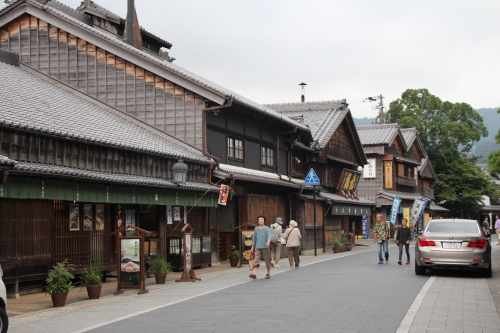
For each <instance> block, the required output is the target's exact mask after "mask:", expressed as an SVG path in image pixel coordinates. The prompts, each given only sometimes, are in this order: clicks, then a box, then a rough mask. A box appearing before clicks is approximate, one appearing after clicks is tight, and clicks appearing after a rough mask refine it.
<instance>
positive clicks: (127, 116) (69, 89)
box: [20, 63, 209, 162]
mask: <svg viewBox="0 0 500 333" xmlns="http://www.w3.org/2000/svg"><path fill="white" fill-rule="evenodd" d="M20 67H22V68H23V70H24V71H25V72H26V73H27V74H29V75H33V76H35V77H37V78H38V79H40V80H44V81H46V82H48V83H49V84H53V85H56V86H57V87H58V88H60V89H63V90H65V91H67V92H70V93H73V94H75V95H76V96H77V97H78V98H81V99H83V100H86V101H89V102H91V103H93V104H94V105H97V104H99V105H101V106H102V107H104V108H107V109H109V110H111V111H112V112H113V113H115V114H118V115H120V116H123V117H124V120H125V121H128V122H130V123H131V124H132V125H137V124H134V121H135V122H137V123H139V124H138V125H140V126H141V128H142V129H144V130H147V131H148V132H150V133H151V134H152V135H156V136H158V137H161V136H164V137H166V138H167V139H169V140H172V141H173V142H174V143H175V144H178V145H180V146H183V145H184V146H185V147H183V148H184V149H187V150H188V151H190V150H194V151H192V152H193V153H194V152H196V153H199V154H200V157H199V158H200V159H201V160H202V161H197V162H203V160H204V159H206V160H207V162H209V158H208V157H206V156H205V155H204V154H203V152H202V151H201V150H200V149H199V148H197V147H195V146H192V145H191V144H189V143H187V142H185V141H183V140H180V139H178V138H176V137H174V136H172V135H170V134H169V133H166V132H164V131H161V130H160V129H158V128H156V127H154V126H152V125H150V124H148V123H146V122H144V121H142V120H141V119H138V118H136V117H134V116H132V115H130V114H128V113H126V112H124V111H122V110H120V109H118V108H115V107H113V106H111V105H109V104H107V103H104V102H102V101H100V100H98V99H96V98H94V97H92V96H90V95H87V94H85V93H83V92H81V91H79V90H77V89H75V88H73V87H71V86H70V85H68V84H66V83H64V82H62V81H59V80H58V79H56V78H53V77H50V76H48V75H46V74H44V73H42V72H40V71H38V70H37V69H35V68H33V67H31V66H29V65H26V64H23V63H20ZM155 132H156V133H155ZM91 141H93V140H91ZM114 144H115V145H117V146H119V147H123V148H126V149H131V148H132V147H130V145H122V144H120V143H119V142H114ZM135 149H137V150H140V151H148V152H151V153H156V154H161V155H165V156H172V157H181V156H179V155H177V154H168V155H167V154H165V153H163V154H162V153H161V152H159V151H157V150H156V149H140V148H139V147H135ZM184 158H185V157H184ZM185 159H186V160H189V158H185Z"/></svg>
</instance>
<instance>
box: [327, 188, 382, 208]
mask: <svg viewBox="0 0 500 333" xmlns="http://www.w3.org/2000/svg"><path fill="white" fill-rule="evenodd" d="M319 196H320V197H323V198H325V199H328V200H331V201H333V202H340V203H344V204H350V205H360V206H375V202H373V201H370V200H368V199H365V198H359V200H356V199H346V198H344V197H341V196H340V195H336V194H334V193H329V192H323V191H322V192H319Z"/></svg>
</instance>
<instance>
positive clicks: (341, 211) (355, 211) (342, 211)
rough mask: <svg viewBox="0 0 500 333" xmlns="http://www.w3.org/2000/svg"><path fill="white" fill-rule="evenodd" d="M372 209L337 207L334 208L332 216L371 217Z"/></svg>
mask: <svg viewBox="0 0 500 333" xmlns="http://www.w3.org/2000/svg"><path fill="white" fill-rule="evenodd" d="M370 214H371V208H370V207H362V206H346V205H335V206H333V207H332V215H354V216H363V215H370Z"/></svg>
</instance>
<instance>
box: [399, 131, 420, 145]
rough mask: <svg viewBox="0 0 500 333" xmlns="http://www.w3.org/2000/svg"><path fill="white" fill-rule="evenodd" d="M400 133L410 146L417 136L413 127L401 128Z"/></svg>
mask: <svg viewBox="0 0 500 333" xmlns="http://www.w3.org/2000/svg"><path fill="white" fill-rule="evenodd" d="M401 134H402V135H403V138H404V139H405V142H406V145H407V146H408V147H410V146H411V145H412V144H413V141H414V140H415V139H416V138H417V136H418V131H417V129H415V128H402V129H401Z"/></svg>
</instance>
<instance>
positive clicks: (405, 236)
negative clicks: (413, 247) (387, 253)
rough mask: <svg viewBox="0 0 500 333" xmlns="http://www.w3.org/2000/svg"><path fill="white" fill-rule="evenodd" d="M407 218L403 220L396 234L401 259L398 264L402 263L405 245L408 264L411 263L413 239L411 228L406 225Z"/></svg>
mask: <svg viewBox="0 0 500 333" xmlns="http://www.w3.org/2000/svg"><path fill="white" fill-rule="evenodd" d="M406 223H407V221H406V218H403V221H402V222H401V224H402V226H401V228H399V230H398V234H397V236H396V244H397V245H398V246H399V261H398V264H399V265H401V264H402V261H401V257H402V255H403V246H404V247H405V249H406V264H407V265H409V264H410V240H411V230H410V228H408V227H407V226H406Z"/></svg>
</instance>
